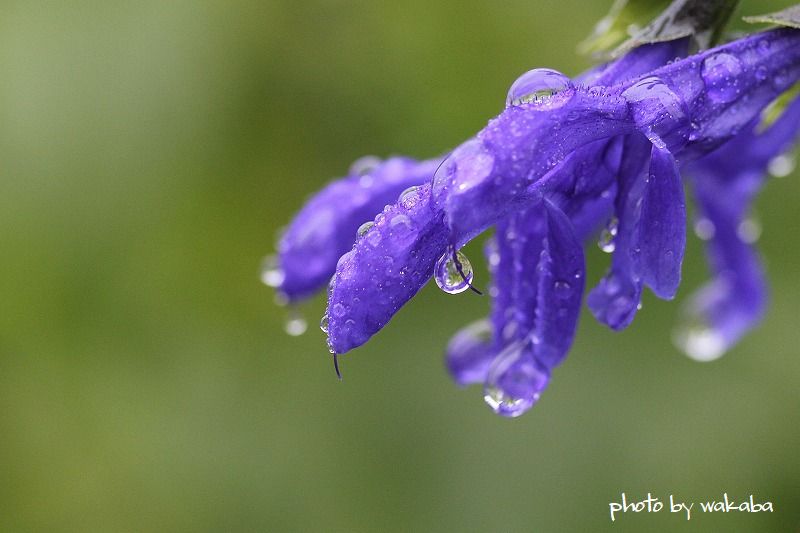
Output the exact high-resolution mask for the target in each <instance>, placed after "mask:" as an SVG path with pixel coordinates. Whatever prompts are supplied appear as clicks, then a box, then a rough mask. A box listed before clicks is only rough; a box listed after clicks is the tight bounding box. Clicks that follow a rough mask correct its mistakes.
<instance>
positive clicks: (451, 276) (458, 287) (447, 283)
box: [433, 250, 473, 294]
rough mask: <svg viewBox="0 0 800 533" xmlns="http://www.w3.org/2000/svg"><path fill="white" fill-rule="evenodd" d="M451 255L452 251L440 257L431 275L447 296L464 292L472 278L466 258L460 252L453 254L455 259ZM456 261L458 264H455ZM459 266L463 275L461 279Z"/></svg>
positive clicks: (470, 267)
mask: <svg viewBox="0 0 800 533" xmlns="http://www.w3.org/2000/svg"><path fill="white" fill-rule="evenodd" d="M453 255H454V254H453V252H452V250H448V251H447V252H446V253H445V254H444V255H443V256H442V257H440V258H439V260H438V261H437V262H436V267H435V269H434V273H433V278H434V279H435V280H436V284H437V285H438V286H439V288H440V289H442V290H443V291H444V292H446V293H448V294H458V293H461V292H464V291H465V290H467V289H468V288H469V285H470V283H472V278H473V272H472V264H471V263H470V262H469V259H467V256H466V255H464V254H463V253H461V252H460V251H459V252H456V253H455V259H454V257H453ZM456 261H457V262H458V264H456ZM459 264H460V265H461V272H463V274H464V275H463V277H462V275H461V272H459V271H458V270H459Z"/></svg>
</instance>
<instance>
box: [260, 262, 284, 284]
mask: <svg viewBox="0 0 800 533" xmlns="http://www.w3.org/2000/svg"><path fill="white" fill-rule="evenodd" d="M284 279H286V274H285V273H284V272H283V270H282V269H281V267H280V264H279V262H278V256H276V255H268V256H267V257H265V258H264V260H263V261H262V262H261V281H262V283H264V285H266V286H267V287H273V288H278V287H280V286H281V285H283V281H284Z"/></svg>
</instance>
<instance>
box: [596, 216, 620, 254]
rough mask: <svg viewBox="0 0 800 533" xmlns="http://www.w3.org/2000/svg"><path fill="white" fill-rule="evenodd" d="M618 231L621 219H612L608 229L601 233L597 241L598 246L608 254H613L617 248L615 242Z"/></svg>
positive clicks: (607, 225) (607, 226)
mask: <svg viewBox="0 0 800 533" xmlns="http://www.w3.org/2000/svg"><path fill="white" fill-rule="evenodd" d="M618 231H619V219H618V218H617V217H611V220H609V221H608V224H606V227H605V228H603V231H601V232H600V239H599V240H598V241H597V246H599V247H600V249H601V250H603V251H604V252H605V253H607V254H610V253H612V252H613V251H614V250H615V249H616V247H617V245H616V242H615V241H616V238H617V232H618Z"/></svg>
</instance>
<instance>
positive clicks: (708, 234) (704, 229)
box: [694, 218, 717, 241]
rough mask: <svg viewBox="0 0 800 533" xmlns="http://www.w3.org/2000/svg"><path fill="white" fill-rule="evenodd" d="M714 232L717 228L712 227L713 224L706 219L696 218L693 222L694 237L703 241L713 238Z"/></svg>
mask: <svg viewBox="0 0 800 533" xmlns="http://www.w3.org/2000/svg"><path fill="white" fill-rule="evenodd" d="M716 232H717V228H716V227H714V223H713V222H711V221H710V220H709V219H707V218H698V219H697V221H695V223H694V233H695V235H697V236H698V237H700V238H701V239H703V240H704V241H707V240H709V239H711V238H713V237H714V234H715V233H716Z"/></svg>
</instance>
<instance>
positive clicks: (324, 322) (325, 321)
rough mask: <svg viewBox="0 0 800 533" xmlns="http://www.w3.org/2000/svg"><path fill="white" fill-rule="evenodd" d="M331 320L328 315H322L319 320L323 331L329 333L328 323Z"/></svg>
mask: <svg viewBox="0 0 800 533" xmlns="http://www.w3.org/2000/svg"><path fill="white" fill-rule="evenodd" d="M329 322H330V320H329V318H328V315H322V319H320V321H319V329H321V330H322V333H328V323H329Z"/></svg>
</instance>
